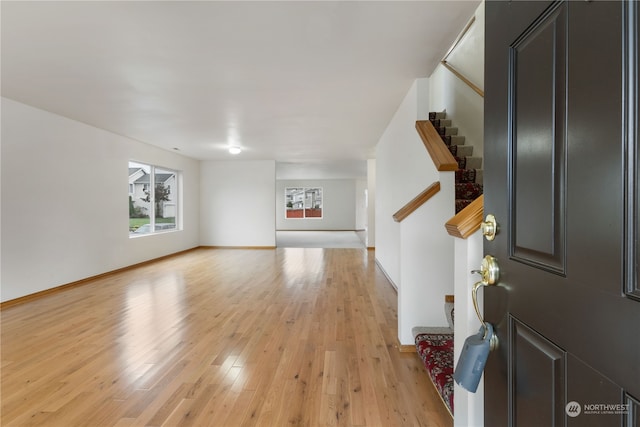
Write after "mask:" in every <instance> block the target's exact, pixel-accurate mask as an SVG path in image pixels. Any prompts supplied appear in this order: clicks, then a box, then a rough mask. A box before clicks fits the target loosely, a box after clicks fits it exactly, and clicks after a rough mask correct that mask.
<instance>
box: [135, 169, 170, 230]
mask: <svg viewBox="0 0 640 427" xmlns="http://www.w3.org/2000/svg"><path fill="white" fill-rule="evenodd" d="M178 176H179V174H178V172H177V171H174V170H171V169H165V168H161V167H158V166H152V165H146V164H144V163H137V162H129V237H136V236H141V235H145V234H151V233H157V232H165V231H172V230H176V229H177V224H178V222H177V219H178V194H177V189H178V188H179V187H178V185H177V182H178ZM151 188H154V189H155V190H154V191H150V189H151Z"/></svg>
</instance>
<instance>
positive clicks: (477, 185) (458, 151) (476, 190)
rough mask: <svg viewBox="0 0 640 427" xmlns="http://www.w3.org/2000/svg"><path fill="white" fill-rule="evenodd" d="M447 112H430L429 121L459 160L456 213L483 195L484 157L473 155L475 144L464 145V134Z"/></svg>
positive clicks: (456, 184)
mask: <svg viewBox="0 0 640 427" xmlns="http://www.w3.org/2000/svg"><path fill="white" fill-rule="evenodd" d="M446 115H447V113H446V112H438V113H436V112H430V113H429V121H430V122H431V124H433V127H434V128H435V129H436V131H438V134H439V135H440V138H442V141H443V142H444V143H445V145H446V146H447V148H448V149H449V151H450V152H451V154H453V156H454V157H455V159H456V162H458V169H457V170H456V171H455V174H456V175H455V187H456V188H455V194H456V196H455V197H456V213H458V212H460V211H461V210H462V209H464V208H465V207H467V206H468V205H469V204H470V203H471V202H472V201H474V200H475V199H476V198H478V197H480V195H482V157H474V156H473V146H471V145H464V142H465V138H464V136H460V135H458V128H456V127H453V126H452V124H451V120H450V119H447V118H446Z"/></svg>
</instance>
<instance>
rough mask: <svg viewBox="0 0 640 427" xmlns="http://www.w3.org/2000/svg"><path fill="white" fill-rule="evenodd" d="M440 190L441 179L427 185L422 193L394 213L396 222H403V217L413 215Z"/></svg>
mask: <svg viewBox="0 0 640 427" xmlns="http://www.w3.org/2000/svg"><path fill="white" fill-rule="evenodd" d="M438 191H440V181H436V182H434V183H433V184H431V185H430V186H429V187H427V189H426V190H424V191H423V192H422V193H420V194H418V195H417V196H416V197H415V198H414V199H413V200H411V201H410V202H409V203H407V204H406V205H404V206H403V207H402V208H400V210H398V212H396V213H394V214H393V220H394V221H395V222H401V221H402V220H403V219H405V218H406V217H408V216H409V215H411V213H412V212H414V211H415V210H416V209H418V208H419V207H420V206H422V205H423V204H425V203H426V202H427V200H429V199H430V198H432V197H433V196H434V195H436V194H437V193H438Z"/></svg>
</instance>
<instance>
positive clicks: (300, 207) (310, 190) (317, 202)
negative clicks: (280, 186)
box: [284, 187, 322, 219]
mask: <svg viewBox="0 0 640 427" xmlns="http://www.w3.org/2000/svg"><path fill="white" fill-rule="evenodd" d="M284 200H285V205H286V206H285V216H286V218H288V219H294V218H322V188H321V187H287V188H285V190H284Z"/></svg>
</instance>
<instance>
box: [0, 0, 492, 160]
mask: <svg viewBox="0 0 640 427" xmlns="http://www.w3.org/2000/svg"><path fill="white" fill-rule="evenodd" d="M478 4H479V2H478V1H476V0H474V1H469V2H467V1H409V2H400V1H391V2H382V1H338V2H333V1H319V2H309V1H284V2H272V1H257V2H245V1H226V2H225V1H195V2H189V1H160V2H150V1H141V2H115V1H114V2H111V1H107V2H93V1H77V2H76V1H69V2H57V1H44V2H29V1H18V2H11V1H2V2H1V6H0V7H1V25H2V26H1V36H2V58H1V59H2V63H1V67H2V69H1V71H2V74H1V78H2V95H3V96H5V97H8V98H11V99H14V100H16V101H19V102H23V103H26V104H29V105H32V106H35V107H38V108H41V109H44V110H48V111H51V112H54V113H57V114H60V115H62V116H66V117H69V118H72V119H75V120H78V121H81V122H84V123H87V124H90V125H92V126H95V127H98V128H102V129H106V130H109V131H111V132H114V133H117V134H120V135H124V136H127V137H130V138H133V139H136V140H138V141H142V142H146V143H149V144H153V145H156V146H159V147H162V148H165V149H168V150H172V149H174V147H175V148H178V149H179V150H180V153H182V154H184V155H187V156H190V157H194V158H197V159H203V160H206V159H230V158H232V156H231V155H230V154H229V153H228V152H227V151H226V148H227V147H228V146H229V145H239V146H241V147H242V148H243V150H244V151H243V153H242V154H240V155H238V156H235V157H233V158H234V159H275V160H277V161H278V162H284V163H287V164H288V165H289V166H291V165H300V164H305V163H308V162H311V163H313V164H315V165H318V164H322V163H332V162H333V163H336V162H337V163H338V164H341V165H342V166H344V165H345V164H348V163H349V162H361V161H363V160H364V159H367V158H372V157H373V156H374V149H375V144H376V143H377V141H378V139H379V138H380V136H381V134H382V132H383V131H384V129H385V128H386V126H387V124H388V123H389V121H390V120H391V117H392V116H393V114H394V112H395V110H396V109H397V107H398V105H399V103H400V102H401V100H402V98H403V97H404V95H405V94H406V92H407V90H408V89H409V87H410V85H411V83H412V81H413V80H414V79H416V78H418V77H426V76H428V75H430V74H431V72H432V71H433V69H434V68H435V66H436V65H437V63H438V62H439V60H440V59H441V58H442V57H443V55H444V54H445V53H446V51H447V49H448V48H449V47H450V45H451V44H452V43H453V41H454V39H455V37H456V36H457V34H458V33H459V32H460V30H461V29H462V28H463V26H464V25H465V23H466V22H467V21H468V19H469V18H470V17H471V16H472V14H473V12H474V11H475V9H476V7H477V6H478ZM87 143H90V141H87ZM360 164H361V163H360ZM293 169H295V167H293V168H292V169H291V170H293Z"/></svg>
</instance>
